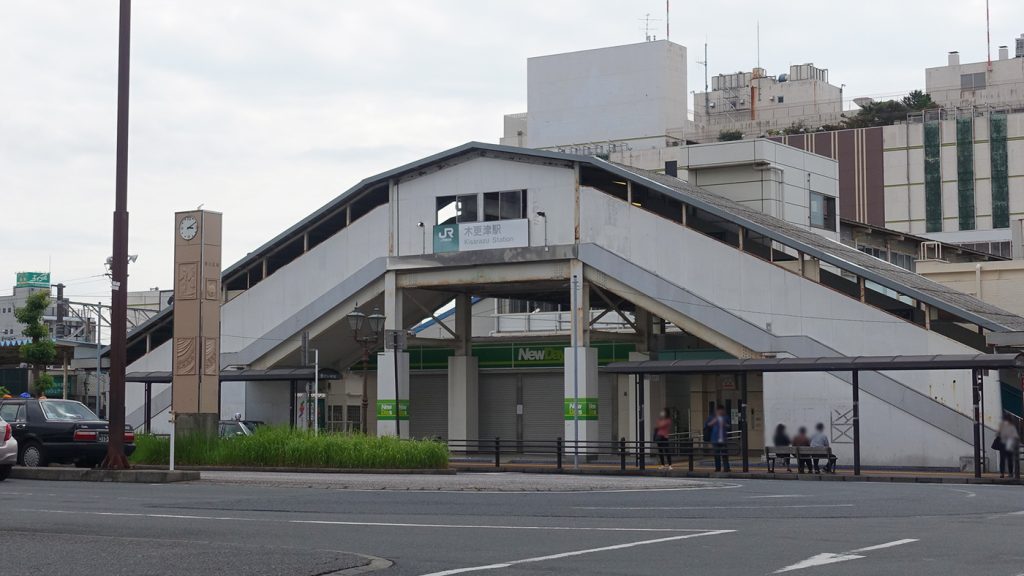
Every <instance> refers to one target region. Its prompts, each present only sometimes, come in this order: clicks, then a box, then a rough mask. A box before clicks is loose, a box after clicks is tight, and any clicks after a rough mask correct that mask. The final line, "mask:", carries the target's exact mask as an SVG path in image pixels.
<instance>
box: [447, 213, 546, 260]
mask: <svg viewBox="0 0 1024 576" xmlns="http://www.w3.org/2000/svg"><path fill="white" fill-rule="evenodd" d="M529 245H530V221H529V220H528V219H526V218H522V219H519V220H495V221H493V222H462V223H459V224H438V225H437V226H434V253H435V254H437V253H440V252H469V251H472V250H493V249H496V248H523V247H525V246H529Z"/></svg>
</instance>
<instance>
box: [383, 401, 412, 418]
mask: <svg viewBox="0 0 1024 576" xmlns="http://www.w3.org/2000/svg"><path fill="white" fill-rule="evenodd" d="M398 410H399V418H398V419H399V420H408V419H409V399H408V398H405V399H402V400H399V401H398ZM377 419H378V420H394V419H395V401H394V400H377Z"/></svg>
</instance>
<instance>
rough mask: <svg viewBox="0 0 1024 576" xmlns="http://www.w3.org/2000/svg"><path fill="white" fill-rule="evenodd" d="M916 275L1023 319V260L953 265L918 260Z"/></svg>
mask: <svg viewBox="0 0 1024 576" xmlns="http://www.w3.org/2000/svg"><path fill="white" fill-rule="evenodd" d="M917 273H918V274H921V275H922V276H925V277H927V278H928V279H930V280H934V281H936V282H938V283H940V284H944V285H946V286H949V287H950V288H953V289H954V290H959V291H961V292H963V293H965V294H970V295H971V296H975V297H977V298H979V299H981V300H984V301H985V302H988V303H989V304H993V305H995V306H998V307H1000V308H1002V309H1003V310H1007V311H1009V312H1013V313H1014V314H1017V315H1021V316H1024V260H1009V261H1006V262H977V263H973V262H965V263H957V264H952V263H947V262H936V261H920V262H918V263H917Z"/></svg>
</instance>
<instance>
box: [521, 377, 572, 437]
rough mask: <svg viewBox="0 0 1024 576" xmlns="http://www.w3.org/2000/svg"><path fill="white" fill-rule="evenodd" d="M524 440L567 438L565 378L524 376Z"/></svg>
mask: <svg viewBox="0 0 1024 576" xmlns="http://www.w3.org/2000/svg"><path fill="white" fill-rule="evenodd" d="M520 377H521V378H522V384H523V440H548V441H554V440H555V439H556V438H560V437H564V436H565V415H564V410H565V404H564V402H565V383H564V379H563V376H562V374H560V373H558V374H550V373H548V374H523V375H522V376H520Z"/></svg>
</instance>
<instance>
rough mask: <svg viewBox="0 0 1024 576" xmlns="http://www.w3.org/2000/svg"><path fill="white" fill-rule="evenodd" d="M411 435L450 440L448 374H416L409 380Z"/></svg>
mask: <svg viewBox="0 0 1024 576" xmlns="http://www.w3.org/2000/svg"><path fill="white" fill-rule="evenodd" d="M409 433H410V434H411V435H412V437H413V438H438V437H440V438H448V376H447V375H446V374H414V375H412V377H411V378H410V379H409Z"/></svg>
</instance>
